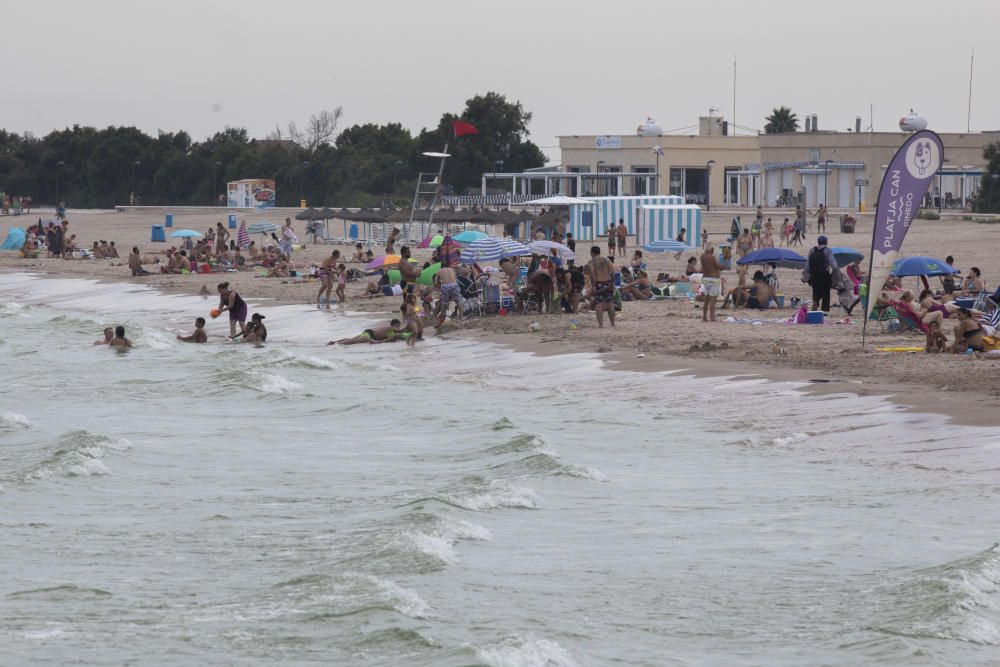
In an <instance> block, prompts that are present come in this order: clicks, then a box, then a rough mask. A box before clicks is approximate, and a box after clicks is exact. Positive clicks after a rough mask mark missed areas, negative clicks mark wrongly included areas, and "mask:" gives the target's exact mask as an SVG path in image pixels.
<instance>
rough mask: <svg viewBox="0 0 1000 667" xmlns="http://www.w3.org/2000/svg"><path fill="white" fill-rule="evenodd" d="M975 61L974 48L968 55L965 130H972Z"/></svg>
mask: <svg viewBox="0 0 1000 667" xmlns="http://www.w3.org/2000/svg"><path fill="white" fill-rule="evenodd" d="M975 62H976V50H975V49H973V50H972V55H971V56H970V57H969V112H968V114H967V115H966V117H965V131H966V132H971V131H972V66H973V65H974V64H975Z"/></svg>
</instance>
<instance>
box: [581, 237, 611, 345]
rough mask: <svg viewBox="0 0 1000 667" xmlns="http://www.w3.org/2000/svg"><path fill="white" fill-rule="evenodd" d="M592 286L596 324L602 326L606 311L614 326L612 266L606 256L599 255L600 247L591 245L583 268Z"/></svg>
mask: <svg viewBox="0 0 1000 667" xmlns="http://www.w3.org/2000/svg"><path fill="white" fill-rule="evenodd" d="M584 271H585V272H586V273H587V275H588V276H589V277H590V284H591V285H593V286H594V301H595V304H594V312H595V313H597V326H598V328H601V329H603V328H604V312H605V311H607V313H608V319H609V320H611V326H612V327H613V326H615V282H614V279H613V278H612V266H611V262H610V261H609V260H608V258H607V257H601V248H600V247H599V246H596V245H595V246H593V247H591V249H590V261H589V262H587V266H586V268H585V269H584Z"/></svg>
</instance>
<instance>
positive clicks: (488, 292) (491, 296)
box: [479, 279, 500, 315]
mask: <svg viewBox="0 0 1000 667" xmlns="http://www.w3.org/2000/svg"><path fill="white" fill-rule="evenodd" d="M499 312H500V285H499V284H498V283H494V282H491V281H489V279H487V280H486V281H485V282H483V296H482V306H481V308H480V311H479V314H480V315H482V314H483V313H490V314H492V315H495V314H497V313H499Z"/></svg>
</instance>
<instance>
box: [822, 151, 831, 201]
mask: <svg viewBox="0 0 1000 667" xmlns="http://www.w3.org/2000/svg"><path fill="white" fill-rule="evenodd" d="M831 164H833V160H827V161H826V162H824V163H823V166H824V167H826V168H825V169H824V170H823V207H824V208H830V204H828V203H827V196H828V195H829V193H830V188H829V185H828V183H829V181H830V165H831Z"/></svg>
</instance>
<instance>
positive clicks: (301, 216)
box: [295, 206, 318, 221]
mask: <svg viewBox="0 0 1000 667" xmlns="http://www.w3.org/2000/svg"><path fill="white" fill-rule="evenodd" d="M317 213H318V211H317V210H316V209H314V208H313V207H312V206H310V207H309V208H307V209H305V210H302V211H299V212H298V213H296V214H295V219H296V220H310V221H311V220H316V214H317Z"/></svg>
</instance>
